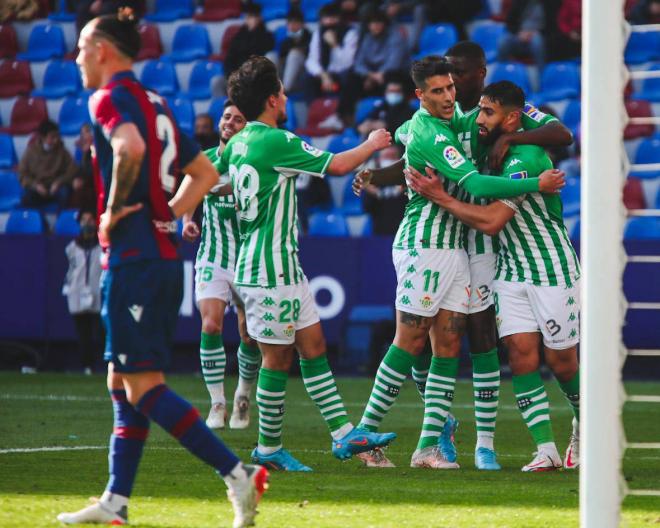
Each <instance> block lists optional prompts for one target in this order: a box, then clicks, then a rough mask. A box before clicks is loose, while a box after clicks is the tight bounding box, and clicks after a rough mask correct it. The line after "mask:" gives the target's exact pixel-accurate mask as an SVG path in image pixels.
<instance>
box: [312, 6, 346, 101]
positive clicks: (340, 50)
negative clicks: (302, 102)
mask: <svg viewBox="0 0 660 528" xmlns="http://www.w3.org/2000/svg"><path fill="white" fill-rule="evenodd" d="M357 45H358V31H357V30H356V29H354V28H352V27H351V26H349V25H348V24H346V23H345V22H344V21H343V20H342V17H341V11H340V9H339V7H338V6H337V5H336V4H334V3H331V4H326V5H324V6H323V7H321V9H320V10H319V24H318V27H317V28H316V30H315V31H314V33H313V34H312V40H311V42H310V44H309V54H308V56H307V60H306V61H305V69H306V71H307V82H306V95H307V99H308V100H311V99H314V98H316V97H318V96H319V95H328V94H336V93H337V92H339V87H340V85H342V84H343V82H344V79H345V78H346V76H347V75H348V71H349V70H350V68H351V66H353V59H354V58H355V52H356V51H357Z"/></svg>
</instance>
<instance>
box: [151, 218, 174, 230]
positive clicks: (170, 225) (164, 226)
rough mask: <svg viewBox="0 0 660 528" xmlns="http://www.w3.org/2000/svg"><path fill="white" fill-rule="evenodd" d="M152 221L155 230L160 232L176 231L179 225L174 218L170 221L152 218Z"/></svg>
mask: <svg viewBox="0 0 660 528" xmlns="http://www.w3.org/2000/svg"><path fill="white" fill-rule="evenodd" d="M152 222H153V223H154V227H155V228H156V231H159V232H161V233H176V232H177V229H178V227H179V226H178V225H177V223H176V220H173V221H172V222H165V221H164V220H152Z"/></svg>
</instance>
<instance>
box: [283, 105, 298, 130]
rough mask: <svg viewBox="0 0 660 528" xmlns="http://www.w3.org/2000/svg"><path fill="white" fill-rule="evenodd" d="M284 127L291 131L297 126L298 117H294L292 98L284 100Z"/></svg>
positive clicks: (294, 110)
mask: <svg viewBox="0 0 660 528" xmlns="http://www.w3.org/2000/svg"><path fill="white" fill-rule="evenodd" d="M284 128H286V129H287V130H290V131H291V132H293V131H294V130H296V128H298V118H297V117H296V109H295V107H294V106H293V99H290V98H289V99H287V101H286V123H284Z"/></svg>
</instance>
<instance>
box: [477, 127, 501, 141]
mask: <svg viewBox="0 0 660 528" xmlns="http://www.w3.org/2000/svg"><path fill="white" fill-rule="evenodd" d="M502 133H503V132H502V125H497V126H496V127H495V128H493V129H492V130H491V131H490V132H488V134H486V135H485V136H482V135H481V134H479V136H478V137H479V142H480V143H483V144H484V145H493V144H495V142H496V141H497V140H498V139H499V137H500V136H501V135H502Z"/></svg>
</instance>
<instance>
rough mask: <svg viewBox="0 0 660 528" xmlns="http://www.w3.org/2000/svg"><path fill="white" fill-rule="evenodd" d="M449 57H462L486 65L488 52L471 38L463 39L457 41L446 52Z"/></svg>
mask: <svg viewBox="0 0 660 528" xmlns="http://www.w3.org/2000/svg"><path fill="white" fill-rule="evenodd" d="M445 55H446V56H447V57H457V58H459V57H460V58H461V59H467V60H469V61H473V62H479V63H481V64H482V65H484V66H485V65H486V54H485V53H484V49H483V48H482V47H481V46H480V45H479V44H477V43H476V42H472V41H471V40H462V41H461V42H457V43H456V44H454V45H453V46H452V47H451V48H449V49H448V50H447V53H445Z"/></svg>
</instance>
